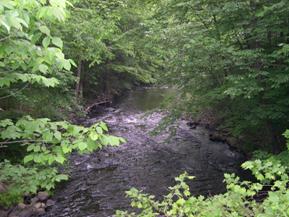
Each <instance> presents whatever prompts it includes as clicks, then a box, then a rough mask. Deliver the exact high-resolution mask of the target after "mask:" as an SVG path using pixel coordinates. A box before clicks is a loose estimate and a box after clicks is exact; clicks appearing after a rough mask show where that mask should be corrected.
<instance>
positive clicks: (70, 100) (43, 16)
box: [0, 0, 289, 216]
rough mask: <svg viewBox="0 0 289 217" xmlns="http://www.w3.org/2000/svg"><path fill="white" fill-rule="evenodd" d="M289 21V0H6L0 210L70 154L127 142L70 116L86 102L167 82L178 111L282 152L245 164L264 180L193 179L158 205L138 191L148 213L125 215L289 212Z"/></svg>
mask: <svg viewBox="0 0 289 217" xmlns="http://www.w3.org/2000/svg"><path fill="white" fill-rule="evenodd" d="M288 16H289V2H288V1H287V0H270V1H269V0H255V1H254V0H239V1H234V0H222V1H217V0H159V1H151V0H147V1H140V0H110V1H106V0H71V1H70V2H68V1H66V0H1V1H0V102H1V104H0V151H1V153H0V160H1V162H0V187H1V186H2V188H3V186H4V187H5V189H6V190H5V191H4V192H2V191H0V205H4V206H10V205H12V204H14V203H17V202H19V201H21V200H22V199H23V195H24V194H25V193H30V194H35V193H36V192H37V191H39V190H40V189H41V190H46V191H51V190H52V189H53V188H54V187H55V184H56V183H57V182H60V181H62V180H66V179H67V178H68V176H67V175H66V174H61V173H59V171H58V166H59V165H63V164H64V163H65V162H66V160H67V157H68V155H69V154H70V153H72V152H73V151H78V152H80V153H86V152H92V151H94V150H96V149H99V148H102V147H103V146H106V145H114V146H117V145H119V144H120V143H122V142H124V140H123V139H121V138H118V137H114V136H111V135H108V134H107V132H108V129H107V126H106V125H105V124H104V123H98V124H95V125H93V126H91V127H83V126H77V125H73V124H70V123H69V122H68V121H64V120H65V119H66V120H67V119H68V117H69V115H70V114H72V113H74V115H76V116H77V115H80V112H79V111H81V110H82V111H83V109H82V106H83V104H82V103H83V102H85V103H87V102H89V103H90V102H91V101H93V100H95V99H99V98H100V96H105V97H107V98H113V97H114V96H116V95H120V94H122V93H124V92H125V91H126V90H129V89H132V88H133V87H135V86H138V85H151V84H160V85H166V86H173V87H174V88H176V89H177V90H178V92H179V94H178V95H177V96H175V97H174V98H173V99H172V103H171V108H172V110H173V113H176V114H178V115H183V114H186V115H189V116H193V117H196V116H199V115H200V113H205V114H209V113H210V114H213V116H214V119H215V122H217V125H218V127H219V128H220V129H222V130H225V131H226V132H228V133H229V134H230V135H232V136H234V137H236V138H237V139H239V142H240V143H241V144H242V145H243V147H245V146H246V147H247V148H248V147H249V148H250V149H253V150H256V149H258V148H266V149H267V151H271V152H275V153H277V154H278V155H277V156H273V155H271V154H270V153H264V152H258V154H256V158H258V159H259V160H258V159H254V160H252V161H249V162H246V163H245V164H243V167H244V168H245V169H249V170H251V171H252V173H253V175H254V176H255V177H256V182H253V181H240V179H239V178H238V177H236V176H234V175H226V178H225V181H226V183H227V188H228V192H227V193H225V194H222V195H217V196H214V197H209V198H204V197H203V196H200V197H194V196H191V195H190V193H189V189H188V188H187V185H186V184H185V182H184V181H185V179H186V178H189V177H188V176H186V175H182V176H180V177H179V178H178V179H177V181H178V182H179V184H178V185H176V186H175V187H172V188H171V193H170V194H168V195H167V196H166V197H165V199H164V201H162V202H158V201H155V200H154V198H153V197H152V196H148V195H145V194H142V193H140V192H139V191H137V190H136V189H132V190H131V191H130V192H129V193H128V195H129V196H130V197H131V198H132V199H133V203H132V206H133V207H136V208H140V209H142V211H141V214H134V213H132V214H129V213H128V212H120V211H119V212H118V213H117V215H118V216H135V215H137V216H157V215H167V216H289V213H288V212H289V210H288V206H287V205H288V200H289V198H288V175H287V174H288V166H287V165H286V164H288V159H289V157H288V150H287V149H286V139H284V136H285V138H287V140H288V139H289V133H288V130H287V131H286V129H287V128H289V121H288V120H289V110H288V107H289V100H288V97H289V92H288V91H289V67H288V66H289V62H288V58H289V56H288V55H289V28H288V26H289V25H288V24H289V20H288ZM43 117H44V118H43ZM285 131H286V132H285ZM284 132H285V133H284ZM287 146H288V142H287ZM288 148H289V147H288ZM2 150H3V151H2ZM260 159H261V160H260ZM264 189H265V190H266V192H269V193H268V194H266V195H265V196H264V197H262V200H261V201H258V197H259V194H260V192H261V191H263V190H264ZM0 190H1V189H0ZM213 211H215V213H214V214H212V212H213Z"/></svg>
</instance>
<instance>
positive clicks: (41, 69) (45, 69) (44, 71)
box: [38, 64, 48, 74]
mask: <svg viewBox="0 0 289 217" xmlns="http://www.w3.org/2000/svg"><path fill="white" fill-rule="evenodd" d="M38 69H39V71H40V72H42V73H43V74H46V73H47V70H48V66H47V65H45V64H40V65H39V67H38Z"/></svg>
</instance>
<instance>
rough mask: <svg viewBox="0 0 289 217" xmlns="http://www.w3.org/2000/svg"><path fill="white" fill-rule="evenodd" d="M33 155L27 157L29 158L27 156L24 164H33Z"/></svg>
mask: <svg viewBox="0 0 289 217" xmlns="http://www.w3.org/2000/svg"><path fill="white" fill-rule="evenodd" d="M33 158H34V157H33V155H27V156H25V157H24V160H23V161H24V164H27V163H29V162H31V161H32V160H33Z"/></svg>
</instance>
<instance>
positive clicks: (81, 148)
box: [77, 142, 87, 151]
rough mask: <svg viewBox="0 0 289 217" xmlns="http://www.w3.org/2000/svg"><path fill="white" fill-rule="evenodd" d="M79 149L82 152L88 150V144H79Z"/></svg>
mask: <svg viewBox="0 0 289 217" xmlns="http://www.w3.org/2000/svg"><path fill="white" fill-rule="evenodd" d="M77 147H78V148H79V150H80V151H84V150H85V149H86V148H87V144H86V143H85V142H79V143H77Z"/></svg>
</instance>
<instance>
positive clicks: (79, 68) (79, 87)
mask: <svg viewBox="0 0 289 217" xmlns="http://www.w3.org/2000/svg"><path fill="white" fill-rule="evenodd" d="M81 74H82V60H81V59H79V61H78V66H77V75H76V78H77V81H76V89H75V95H76V98H77V99H81V98H82V92H83V91H82V90H83V88H82V79H81Z"/></svg>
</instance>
